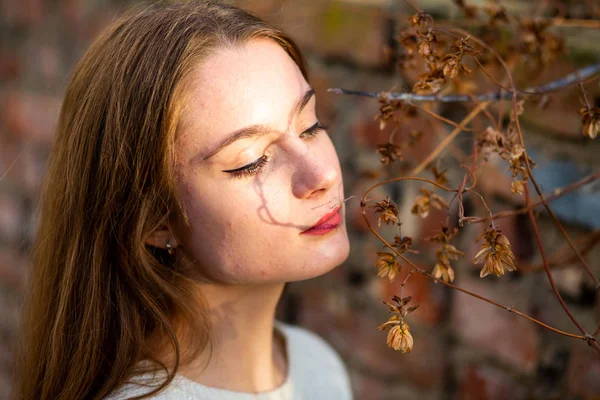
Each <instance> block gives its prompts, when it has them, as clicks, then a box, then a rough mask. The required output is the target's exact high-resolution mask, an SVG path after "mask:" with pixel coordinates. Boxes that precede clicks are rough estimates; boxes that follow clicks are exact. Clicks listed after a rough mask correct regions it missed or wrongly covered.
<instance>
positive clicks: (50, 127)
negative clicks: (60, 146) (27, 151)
mask: <svg viewBox="0 0 600 400" xmlns="http://www.w3.org/2000/svg"><path fill="white" fill-rule="evenodd" d="M61 103H62V99H61V98H60V97H58V96H48V95H40V94H35V93H28V92H17V91H6V92H4V93H1V96H0V104H1V105H2V110H0V123H2V124H3V125H4V127H5V128H6V130H7V131H8V133H10V134H13V135H16V136H18V137H22V138H26V139H31V140H33V141H34V142H37V143H41V144H49V143H51V142H52V140H53V139H54V135H55V129H56V124H57V123H58V115H59V112H60V106H61Z"/></svg>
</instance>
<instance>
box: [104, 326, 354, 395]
mask: <svg viewBox="0 0 600 400" xmlns="http://www.w3.org/2000/svg"><path fill="white" fill-rule="evenodd" d="M275 328H276V329H277V330H279V332H281V333H282V335H283V337H284V338H285V348H286V352H287V360H288V369H287V377H286V380H285V382H284V383H283V385H281V386H280V387H278V388H276V389H274V390H272V391H269V392H261V393H244V392H235V391H231V390H225V389H217V388H211V387H208V386H204V385H202V384H200V383H197V382H194V381H192V380H190V379H187V378H185V377H183V376H180V375H176V376H175V379H174V380H173V382H172V383H171V384H170V385H169V386H167V388H165V389H164V390H163V391H162V392H160V393H159V394H158V395H155V396H153V397H149V398H150V399H155V400H175V399H178V400H192V399H193V400H197V399H199V400H203V399H211V400H292V399H293V400H298V399H302V400H303V399H309V400H310V399H337V400H351V399H352V389H351V387H350V379H349V377H348V372H347V371H346V368H345V366H344V364H343V362H342V360H341V358H340V356H339V355H338V354H337V353H336V352H335V350H334V349H333V348H332V347H331V346H330V345H329V344H328V343H327V342H325V341H324V340H323V339H322V338H320V337H319V336H317V335H316V334H314V333H312V332H310V331H308V330H306V329H304V328H300V327H296V326H292V325H288V324H284V323H282V322H279V321H275ZM148 378H149V379H150V381H152V379H153V378H154V379H156V378H155V377H154V376H146V375H141V376H138V377H136V378H135V379H134V380H135V382H140V383H141V382H149V381H148ZM152 382H156V380H154V381H152ZM151 390H152V387H150V388H149V387H148V386H141V385H138V384H135V383H128V384H126V385H124V386H122V387H121V388H120V389H119V390H117V391H116V392H114V393H113V394H112V395H111V396H109V397H108V398H106V400H123V399H128V398H130V397H134V396H139V395H141V394H143V393H148V392H149V391H151Z"/></svg>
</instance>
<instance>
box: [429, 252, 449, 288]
mask: <svg viewBox="0 0 600 400" xmlns="http://www.w3.org/2000/svg"><path fill="white" fill-rule="evenodd" d="M436 255H437V254H436ZM431 275H433V276H434V277H436V278H437V279H440V278H442V280H443V281H444V282H449V283H452V282H454V269H453V268H452V266H451V265H450V263H447V264H443V263H439V262H437V263H436V264H435V266H434V267H433V271H431Z"/></svg>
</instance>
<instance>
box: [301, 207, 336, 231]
mask: <svg viewBox="0 0 600 400" xmlns="http://www.w3.org/2000/svg"><path fill="white" fill-rule="evenodd" d="M341 222H342V216H341V213H340V206H339V205H338V206H335V207H334V208H333V210H331V211H330V212H328V213H327V214H325V215H323V217H321V219H320V220H318V221H317V223H316V224H314V225H313V226H312V227H310V228H308V229H307V230H305V231H303V232H301V233H300V234H301V235H324V234H326V233H328V232H330V231H332V230H334V229H335V228H337V227H338V225H339V224H340V223H341Z"/></svg>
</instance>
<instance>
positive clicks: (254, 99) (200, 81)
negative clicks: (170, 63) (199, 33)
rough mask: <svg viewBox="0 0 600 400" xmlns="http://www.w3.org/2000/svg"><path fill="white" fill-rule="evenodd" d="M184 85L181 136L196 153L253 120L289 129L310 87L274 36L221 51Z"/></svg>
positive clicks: (211, 57)
mask: <svg viewBox="0 0 600 400" xmlns="http://www.w3.org/2000/svg"><path fill="white" fill-rule="evenodd" d="M184 87H185V89H184V96H183V98H184V99H185V100H184V101H185V102H186V104H185V105H184V107H183V111H182V114H181V119H180V121H179V127H178V133H177V136H178V137H177V140H178V142H180V144H181V145H182V146H180V147H182V148H187V149H189V150H190V151H199V150H201V149H203V148H207V147H209V146H210V144H213V143H216V142H217V141H219V139H222V138H223V137H224V136H226V135H227V134H228V133H231V132H233V131H235V130H238V129H240V128H243V127H246V126H249V125H253V124H266V125H270V126H272V127H273V128H275V129H279V130H282V131H284V130H286V129H287V126H288V124H289V118H288V117H289V114H290V112H291V111H292V108H293V106H294V104H295V103H296V102H297V101H298V99H299V98H300V97H301V96H302V95H303V94H304V93H305V92H306V90H307V89H308V88H309V86H308V83H307V82H306V81H305V79H304V77H303V76H302V73H301V72H300V69H299V68H298V66H297V65H296V63H295V62H294V61H293V60H292V59H291V57H290V56H289V55H288V54H287V53H286V52H285V51H284V50H283V49H282V48H281V47H280V46H279V45H278V44H277V43H275V42H274V41H272V40H269V39H257V40H251V41H249V42H248V43H246V44H243V45H240V46H235V47H222V48H219V49H217V50H216V51H215V52H214V53H213V54H211V55H210V56H208V57H207V59H206V60H205V61H204V62H203V63H202V64H201V65H200V66H199V67H198V68H196V69H194V70H193V71H192V73H191V74H190V75H189V76H188V77H187V79H186V82H184Z"/></svg>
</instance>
